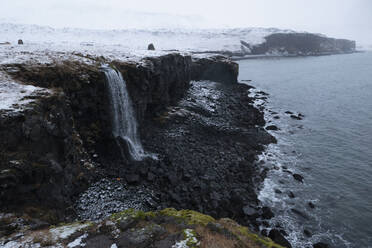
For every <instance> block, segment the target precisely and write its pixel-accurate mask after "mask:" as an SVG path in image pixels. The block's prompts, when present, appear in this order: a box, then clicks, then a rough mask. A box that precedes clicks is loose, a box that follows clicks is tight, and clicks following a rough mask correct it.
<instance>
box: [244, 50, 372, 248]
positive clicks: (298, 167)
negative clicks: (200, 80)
mask: <svg viewBox="0 0 372 248" xmlns="http://www.w3.org/2000/svg"><path fill="white" fill-rule="evenodd" d="M239 64H240V80H252V81H251V82H249V84H250V85H253V86H255V87H256V88H257V90H263V91H265V92H267V93H269V94H270V96H268V99H267V101H266V103H265V106H266V109H267V111H266V112H267V116H266V118H267V121H268V122H269V123H268V124H275V125H277V126H278V127H279V128H280V130H279V131H277V132H271V133H273V134H274V135H275V136H276V137H277V139H278V141H279V142H278V144H277V145H270V146H269V147H268V149H267V151H266V152H265V153H264V154H262V156H261V159H262V163H263V166H268V167H270V168H274V169H273V170H271V171H270V173H269V175H268V178H267V179H266V180H265V182H264V184H263V185H262V188H261V191H260V199H261V201H262V202H263V204H264V205H269V206H271V207H273V209H274V212H275V214H276V217H275V218H274V219H273V220H271V225H276V224H280V225H281V226H283V227H284V228H285V230H286V231H287V233H288V234H289V236H288V239H289V240H290V241H291V243H292V244H293V246H294V247H312V246H311V244H313V243H315V242H319V241H323V242H326V243H328V244H331V245H332V247H338V248H342V247H356V248H364V247H372V53H371V52H367V53H356V54H348V55H334V56H323V57H306V58H280V59H256V60H246V61H240V62H239ZM257 90H256V91H257ZM286 111H292V112H294V113H296V114H297V113H302V114H304V115H305V117H304V119H303V120H295V119H292V118H291V117H290V116H289V115H288V114H285V112H286ZM276 112H277V114H276ZM274 116H279V118H280V119H275V118H274ZM285 168H288V170H289V171H292V172H294V173H299V174H301V175H303V176H304V183H300V182H298V181H296V180H294V179H293V176H292V175H291V174H290V173H288V172H286V169H285ZM278 190H280V191H278ZM280 192H282V193H280ZM289 192H293V194H294V195H295V198H290V197H289V196H288V193H289ZM310 201H311V202H312V203H313V204H314V205H315V208H314V209H312V208H311V207H309V205H308V203H309V202H310ZM292 209H296V210H299V211H301V212H303V213H304V215H303V216H301V215H299V214H298V213H295V212H293V211H292ZM305 229H306V230H308V231H310V233H311V237H307V236H306V235H304V233H303V231H304V230H305Z"/></svg>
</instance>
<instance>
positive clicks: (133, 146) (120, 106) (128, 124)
mask: <svg viewBox="0 0 372 248" xmlns="http://www.w3.org/2000/svg"><path fill="white" fill-rule="evenodd" d="M102 70H103V72H104V73H105V75H106V78H107V82H108V83H107V88H108V92H109V95H110V104H111V119H112V134H113V135H114V137H115V138H116V139H117V140H118V139H122V140H123V141H125V142H126V143H127V146H128V151H129V155H130V156H131V157H132V159H133V160H137V161H138V160H142V159H143V158H144V157H145V156H146V154H145V152H144V150H143V147H142V144H141V141H140V139H139V135H138V132H137V120H136V118H135V116H134V112H133V106H132V101H131V99H130V97H129V94H128V91H127V86H126V82H125V80H124V79H123V77H122V75H121V73H120V72H118V71H116V70H114V69H112V68H110V67H109V66H103V67H102Z"/></svg>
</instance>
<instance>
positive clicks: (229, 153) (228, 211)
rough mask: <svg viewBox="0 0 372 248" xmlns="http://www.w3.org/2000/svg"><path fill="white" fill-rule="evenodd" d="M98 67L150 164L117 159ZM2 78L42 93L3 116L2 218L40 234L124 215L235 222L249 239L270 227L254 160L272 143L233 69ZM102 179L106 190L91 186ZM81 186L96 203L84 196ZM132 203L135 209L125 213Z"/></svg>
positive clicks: (181, 63)
mask: <svg viewBox="0 0 372 248" xmlns="http://www.w3.org/2000/svg"><path fill="white" fill-rule="evenodd" d="M87 59H88V61H87ZM102 63H107V64H110V65H111V66H112V67H114V68H116V69H117V70H118V71H120V72H121V73H122V75H123V77H124V79H125V80H126V82H127V87H128V91H129V94H130V96H131V98H132V101H133V105H134V109H135V112H136V114H137V120H138V122H139V125H140V133H141V140H142V142H143V144H144V148H145V150H146V152H149V153H152V154H154V155H156V157H157V159H151V158H148V159H145V160H144V161H140V162H138V161H131V160H130V158H129V157H127V156H125V155H124V156H118V154H120V152H119V150H118V149H119V148H118V146H117V143H116V141H115V139H114V138H113V137H112V134H111V123H110V118H109V116H108V113H109V111H108V108H109V104H108V99H107V93H106V90H105V83H106V82H105V77H104V74H103V72H102V71H100V69H99V68H100V65H101V64H102ZM1 73H2V74H6V75H8V76H10V77H11V78H12V80H15V81H16V82H18V83H21V84H31V85H34V86H37V87H42V88H47V89H48V90H49V91H50V92H49V93H48V94H46V95H38V96H33V99H34V100H35V101H34V102H31V103H28V104H26V105H25V106H23V107H22V108H21V110H19V111H13V110H10V111H9V110H7V111H4V110H0V118H1V119H0V126H1V129H0V130H1V133H0V136H1V139H0V140H1V141H0V148H1V158H0V171H1V174H0V189H1V192H0V200H1V201H0V202H1V204H0V209H1V211H2V212H4V213H13V214H14V213H15V214H16V216H20V218H22V217H21V216H27V218H30V219H31V220H37V221H36V222H40V223H45V224H43V225H42V226H45V225H47V224H56V223H58V222H60V221H72V220H74V219H76V218H78V217H80V218H81V219H93V220H97V219H102V218H105V217H106V216H108V215H109V214H111V213H114V212H118V211H121V210H124V209H126V208H133V207H134V208H139V209H143V210H146V211H147V210H156V209H164V208H168V207H174V208H176V209H191V210H196V211H200V212H202V213H205V214H208V215H211V216H213V217H215V218H225V217H229V218H233V219H234V220H236V221H238V222H239V223H240V224H244V225H247V226H249V227H250V228H251V229H252V230H255V231H258V230H259V229H258V228H259V225H260V224H262V221H264V219H268V218H271V217H272V212H271V211H270V209H269V208H266V207H261V206H260V205H259V201H258V199H257V195H256V191H257V186H258V185H259V184H260V182H262V180H263V178H264V176H265V172H262V171H261V168H260V167H259V166H258V165H256V160H257V156H258V155H259V154H260V153H261V152H262V151H263V150H264V148H265V145H267V144H269V143H272V142H275V138H274V137H272V136H271V135H270V134H269V133H268V132H267V131H266V130H265V129H264V128H263V127H264V125H265V120H264V117H263V112H262V111H260V110H258V109H256V108H255V107H253V105H252V103H253V100H254V99H252V98H250V97H249V96H248V93H249V92H248V90H249V89H250V87H249V86H247V85H244V84H238V83H237V75H238V65H237V64H236V63H234V62H231V61H230V60H227V59H226V58H224V57H221V56H217V57H209V58H195V57H193V58H192V57H190V56H183V55H179V54H168V55H165V56H160V57H150V58H145V59H143V60H141V61H140V62H130V61H118V60H116V61H115V60H114V61H112V60H107V59H105V58H102V57H99V58H95V57H89V58H84V60H81V61H78V60H77V61H70V60H68V61H59V62H56V63H51V64H38V63H22V64H6V65H2V66H1ZM209 80H210V81H209ZM105 178H106V179H105ZM102 179H105V180H108V181H107V183H106V184H105V185H106V186H102V187H100V189H97V188H94V183H95V182H98V181H100V180H102ZM110 181H111V183H110ZM98 184H99V185H104V184H101V183H98ZM92 185H93V186H92ZM117 185H119V186H117ZM120 185H122V186H123V188H120V187H121V186H120ZM89 186H92V187H93V188H92V187H90V188H89V190H91V191H89V190H88V191H87V192H91V193H92V195H94V192H95V193H96V196H97V198H95V197H91V198H90V199H88V198H89V197H88V198H86V197H85V198H84V191H85V190H87V189H88V187H89ZM113 187H117V190H116V191H113V190H112V188H113ZM119 188H120V189H119ZM136 191H140V193H139V194H138V197H137V198H136V194H135V192H136ZM115 192H116V193H115ZM141 192H143V193H141ZM85 196H87V193H85ZM101 196H105V197H101ZM131 197H134V198H135V199H137V200H138V204H137V205H136V204H132V203H131V204H129V203H130V202H132V201H131ZM124 198H126V199H124ZM99 199H100V200H99ZM99 206H100V207H99ZM4 216H7V215H4ZM2 222H4V221H2ZM31 222H32V221H31ZM34 222H35V221H34ZM26 226H27V225H26ZM21 227H22V225H19V226H17V225H15V226H14V225H13V224H12V225H11V226H10V225H9V223H8V224H6V223H5V222H4V223H3V224H2V225H1V228H0V231H1V233H2V235H4V233H5V235H9V230H11V231H10V233H15V232H17V231H18V232H19V231H20V229H22V228H23V227H22V228H21ZM281 238H282V236H280V237H279V238H276V239H277V241H279V244H280V239H281ZM282 244H283V243H282Z"/></svg>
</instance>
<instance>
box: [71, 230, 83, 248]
mask: <svg viewBox="0 0 372 248" xmlns="http://www.w3.org/2000/svg"><path fill="white" fill-rule="evenodd" d="M87 237H88V234H86V233H85V234H83V235H81V236H80V237H78V238H77V239H75V240H74V241H72V242H71V243H69V244H68V245H67V247H68V248H73V247H76V246H80V247H82V246H85V243H83V239H85V238H87Z"/></svg>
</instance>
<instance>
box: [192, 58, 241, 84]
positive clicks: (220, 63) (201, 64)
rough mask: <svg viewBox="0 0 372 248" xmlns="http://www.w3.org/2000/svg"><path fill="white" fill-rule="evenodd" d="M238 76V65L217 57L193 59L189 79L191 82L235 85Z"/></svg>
mask: <svg viewBox="0 0 372 248" xmlns="http://www.w3.org/2000/svg"><path fill="white" fill-rule="evenodd" d="M211 62H212V63H211ZM238 74H239V65H238V64H237V63H234V62H232V61H230V60H227V59H226V58H225V57H223V56H217V57H214V58H212V59H210V58H208V59H207V58H201V59H194V60H193V63H192V67H191V78H192V79H193V80H211V81H215V82H222V83H237V80H238Z"/></svg>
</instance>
